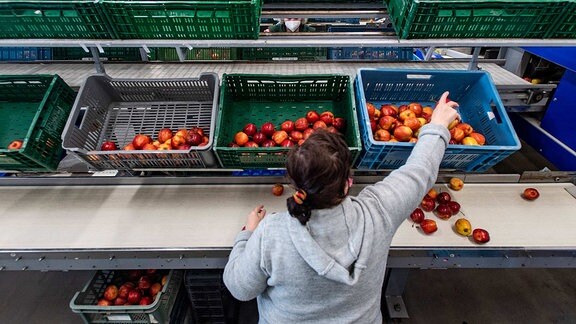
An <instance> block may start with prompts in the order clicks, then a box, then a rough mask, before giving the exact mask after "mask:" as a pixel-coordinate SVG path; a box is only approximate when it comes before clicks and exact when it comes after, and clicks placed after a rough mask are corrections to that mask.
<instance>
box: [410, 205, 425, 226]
mask: <svg viewBox="0 0 576 324" xmlns="http://www.w3.org/2000/svg"><path fill="white" fill-rule="evenodd" d="M410 219H412V221H413V222H414V223H416V224H420V223H422V221H423V220H424V212H423V211H422V209H420V208H416V209H414V211H413V212H412V214H410Z"/></svg>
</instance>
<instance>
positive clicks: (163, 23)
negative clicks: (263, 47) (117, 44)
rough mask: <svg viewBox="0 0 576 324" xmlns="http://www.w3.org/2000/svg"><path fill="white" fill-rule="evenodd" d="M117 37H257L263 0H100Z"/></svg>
mask: <svg viewBox="0 0 576 324" xmlns="http://www.w3.org/2000/svg"><path fill="white" fill-rule="evenodd" d="M101 3H102V9H103V11H104V13H105V15H106V16H107V18H108V20H109V22H110V24H111V26H112V28H114V31H115V34H116V36H117V37H118V38H120V39H256V38H258V35H259V33H260V14H261V12H262V0H232V1H222V0H212V1H202V0H197V1H181V0H166V1H143V0H102V2H101Z"/></svg>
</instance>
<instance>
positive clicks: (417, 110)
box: [408, 102, 422, 117]
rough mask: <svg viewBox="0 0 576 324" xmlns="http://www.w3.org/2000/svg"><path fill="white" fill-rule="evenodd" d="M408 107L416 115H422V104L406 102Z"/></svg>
mask: <svg viewBox="0 0 576 324" xmlns="http://www.w3.org/2000/svg"><path fill="white" fill-rule="evenodd" d="M408 109H410V110H411V111H412V112H414V114H415V115H416V117H418V116H420V115H422V105H421V104H419V103H416V102H412V103H410V104H408Z"/></svg>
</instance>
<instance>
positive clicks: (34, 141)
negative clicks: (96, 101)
mask: <svg viewBox="0 0 576 324" xmlns="http://www.w3.org/2000/svg"><path fill="white" fill-rule="evenodd" d="M75 97H76V94H75V93H74V91H73V90H72V89H71V88H70V87H69V86H68V85H67V84H66V83H65V82H64V81H63V80H62V79H61V78H60V77H59V76H58V75H2V76H0V98H1V99H0V116H2V118H0V170H10V171H25V172H45V171H54V170H56V168H57V167H58V163H59V162H60V159H61V157H62V155H63V153H64V151H63V149H62V141H61V139H60V136H61V135H62V130H63V129H64V126H65V124H66V120H67V119H68V115H69V114H70V111H71V109H72V106H73V104H74V98H75ZM15 140H19V141H22V145H21V147H20V148H19V149H8V146H9V145H10V143H11V142H13V141H15Z"/></svg>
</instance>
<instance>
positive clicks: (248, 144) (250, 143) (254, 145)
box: [244, 141, 260, 147]
mask: <svg viewBox="0 0 576 324" xmlns="http://www.w3.org/2000/svg"><path fill="white" fill-rule="evenodd" d="M244 147H260V146H259V145H258V144H256V143H254V142H252V141H248V142H246V144H244Z"/></svg>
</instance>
